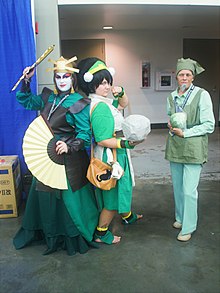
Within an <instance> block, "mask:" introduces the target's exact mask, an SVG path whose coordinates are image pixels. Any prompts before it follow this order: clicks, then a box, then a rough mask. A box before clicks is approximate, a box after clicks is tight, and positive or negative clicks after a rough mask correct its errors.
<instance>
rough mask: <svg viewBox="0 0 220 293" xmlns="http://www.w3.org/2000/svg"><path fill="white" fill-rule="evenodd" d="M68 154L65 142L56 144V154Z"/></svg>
mask: <svg viewBox="0 0 220 293" xmlns="http://www.w3.org/2000/svg"><path fill="white" fill-rule="evenodd" d="M67 152H68V147H67V144H66V143H65V142H64V141H61V140H58V141H57V143H56V153H57V154H58V155H62V154H63V153H67Z"/></svg>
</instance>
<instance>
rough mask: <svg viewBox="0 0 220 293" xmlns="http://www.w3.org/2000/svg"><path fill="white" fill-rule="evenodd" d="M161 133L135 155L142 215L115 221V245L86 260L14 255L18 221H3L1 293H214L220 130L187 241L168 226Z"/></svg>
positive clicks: (219, 288)
mask: <svg viewBox="0 0 220 293" xmlns="http://www.w3.org/2000/svg"><path fill="white" fill-rule="evenodd" d="M166 135H167V131H166V130H152V132H151V134H150V135H149V137H148V139H147V141H146V142H145V143H143V144H142V145H139V146H138V147H137V148H136V150H133V152H132V157H133V164H134V169H135V171H136V187H135V189H134V199H133V210H134V211H137V212H140V213H143V214H144V218H143V219H142V220H141V221H139V222H138V223H135V224H134V225H131V226H124V225H122V224H121V221H120V218H119V217H116V218H115V220H114V221H113V223H112V230H113V231H114V233H115V234H116V235H121V236H122V240H121V243H120V244H117V245H111V246H108V245H103V244H101V245H100V248H99V249H91V250H89V252H88V253H86V254H84V255H80V254H77V255H75V256H71V257H70V256H68V255H67V254H66V252H65V251H59V252H57V253H53V254H52V255H48V256H43V255H42V253H43V251H44V249H45V247H42V246H34V247H33V246H32V247H27V248H25V249H22V250H19V251H16V250H15V249H14V247H13V246H12V238H13V236H14V234H15V232H16V231H17V229H18V227H20V222H21V216H20V217H18V218H14V219H1V220H0V227H1V234H0V239H1V242H0V256H1V258H0V280H1V285H0V292H1V293H3V292H4V293H5V292H8V293H30V292H31V293H52V292H53V293H98V292H99V293H145V292H146V293H203V292H204V293H219V292H220V197H219V188H220V182H219V175H220V148H219V141H220V140H219V128H217V129H216V131H215V133H214V134H212V135H211V136H210V144H209V158H210V160H209V162H208V163H207V164H206V166H205V167H204V170H203V174H202V178H201V182H200V186H199V224H198V229H197V231H196V232H195V233H194V234H193V237H192V239H191V240H190V241H189V242H187V243H182V242H179V241H177V240H176V236H177V234H178V231H177V230H175V229H174V228H172V223H173V220H174V218H173V197H172V185H171V183H170V173H169V164H168V163H167V162H166V161H165V160H164V159H163V157H164V146H165V138H166Z"/></svg>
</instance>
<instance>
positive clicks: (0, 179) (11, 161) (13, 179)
mask: <svg viewBox="0 0 220 293" xmlns="http://www.w3.org/2000/svg"><path fill="white" fill-rule="evenodd" d="M20 202H21V171H20V162H19V158H18V156H0V218H13V217H17V216H18V207H19V204H20Z"/></svg>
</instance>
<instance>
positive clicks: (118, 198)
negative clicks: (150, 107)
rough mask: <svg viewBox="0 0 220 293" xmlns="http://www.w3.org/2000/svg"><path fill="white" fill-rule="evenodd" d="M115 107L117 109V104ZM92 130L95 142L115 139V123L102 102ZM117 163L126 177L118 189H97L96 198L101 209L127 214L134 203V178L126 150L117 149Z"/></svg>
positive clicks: (97, 110) (104, 158)
mask: <svg viewBox="0 0 220 293" xmlns="http://www.w3.org/2000/svg"><path fill="white" fill-rule="evenodd" d="M115 102H116V101H114V104H113V105H114V106H116V107H117V104H115ZM91 123H92V130H93V133H94V137H95V141H96V142H100V141H102V140H105V139H109V138H112V137H114V132H115V121H114V117H113V115H112V112H111V110H110V109H109V106H108V105H106V104H105V103H103V102H100V103H98V104H97V106H96V107H95V109H94V111H93V112H92V117H91ZM116 151H117V161H118V162H119V164H120V166H121V167H122V168H123V170H124V175H123V176H122V177H121V178H120V179H119V180H118V181H117V184H116V187H115V188H112V189H111V190H108V191H107V190H100V189H98V188H96V196H97V200H98V203H99V208H100V209H103V208H106V209H108V210H117V211H118V213H127V212H130V210H131V202H132V178H131V172H130V165H129V159H128V154H127V150H126V149H116ZM102 160H103V162H107V155H106V148H104V151H103V157H102Z"/></svg>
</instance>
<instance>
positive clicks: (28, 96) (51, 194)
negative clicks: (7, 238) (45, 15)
mask: <svg viewBox="0 0 220 293" xmlns="http://www.w3.org/2000/svg"><path fill="white" fill-rule="evenodd" d="M70 62H71V60H69V61H68V60H66V59H64V58H63V57H61V58H59V59H58V60H57V62H54V63H55V65H56V67H54V71H55V74H54V82H55V86H56V90H57V94H55V93H54V92H52V91H51V90H49V89H48V88H44V89H43V91H42V93H41V94H40V95H33V94H32V93H31V91H30V77H31V76H32V75H33V74H34V72H33V71H32V72H28V68H27V69H25V72H28V73H27V75H26V77H27V78H29V79H26V80H25V81H24V82H23V84H22V88H21V90H20V91H19V92H17V100H18V102H19V103H20V104H21V105H23V106H24V107H25V108H26V109H29V110H39V111H40V112H41V115H42V116H44V117H45V118H46V119H47V120H48V123H49V125H50V127H51V128H52V130H53V132H54V134H55V137H56V138H57V140H58V142H57V146H56V152H57V154H58V155H62V156H64V160H65V169H66V176H67V182H68V189H67V190H58V189H53V188H51V187H48V186H46V185H44V184H43V183H41V182H40V181H38V180H37V179H36V178H33V182H32V185H31V188H30V192H29V195H28V198H27V204H26V208H25V214H24V217H23V221H22V227H21V228H20V230H19V231H18V232H17V234H16V236H15V237H14V245H15V247H16V249H20V248H23V247H25V246H27V245H30V244H31V243H33V242H36V241H38V243H41V242H42V241H43V242H44V243H45V244H46V245H47V249H46V251H45V253H44V254H49V253H52V252H54V251H57V250H59V249H65V250H67V253H68V254H69V255H73V254H75V253H76V252H79V253H85V252H86V251H87V250H88V249H89V246H95V243H94V242H93V234H94V231H95V228H96V225H97V222H98V216H99V213H98V209H97V205H96V200H95V196H94V191H93V189H92V188H91V185H90V184H89V183H88V181H87V179H86V171H87V168H88V163H89V159H88V155H87V152H86V150H85V147H86V146H89V144H90V141H91V130H90V122H89V108H90V107H89V103H90V101H89V99H87V98H83V97H82V96H81V95H80V94H79V93H75V92H74V90H73V83H74V75H73V74H72V73H73V72H74V70H75V68H73V66H72V64H71V63H70ZM51 176H53V174H51Z"/></svg>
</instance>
